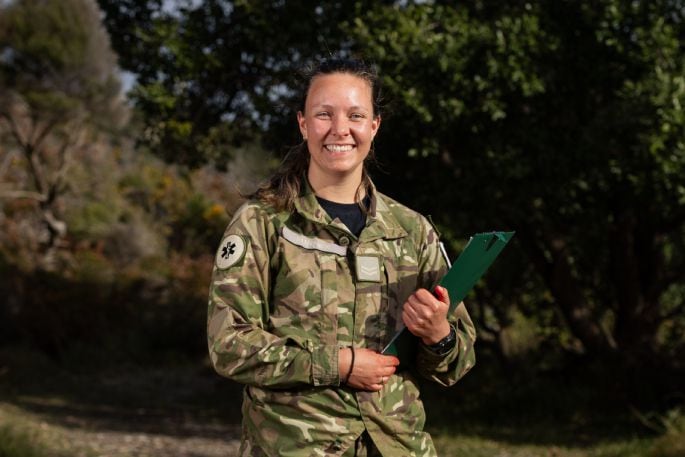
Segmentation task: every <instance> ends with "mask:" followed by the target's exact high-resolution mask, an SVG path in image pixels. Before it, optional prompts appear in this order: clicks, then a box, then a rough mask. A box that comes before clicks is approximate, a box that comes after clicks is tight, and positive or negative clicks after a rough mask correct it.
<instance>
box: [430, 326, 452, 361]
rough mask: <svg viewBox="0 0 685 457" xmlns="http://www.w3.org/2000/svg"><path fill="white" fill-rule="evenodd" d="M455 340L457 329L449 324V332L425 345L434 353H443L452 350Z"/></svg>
mask: <svg viewBox="0 0 685 457" xmlns="http://www.w3.org/2000/svg"><path fill="white" fill-rule="evenodd" d="M456 342H457V331H456V330H454V327H453V326H451V325H450V334H449V335H447V336H446V337H444V338H443V339H441V340H440V341H438V342H437V343H435V344H427V345H426V347H427V348H428V350H429V351H431V352H432V353H433V354H435V355H445V354H447V353H448V352H450V351H451V350H452V348H453V347H454V345H455V344H456Z"/></svg>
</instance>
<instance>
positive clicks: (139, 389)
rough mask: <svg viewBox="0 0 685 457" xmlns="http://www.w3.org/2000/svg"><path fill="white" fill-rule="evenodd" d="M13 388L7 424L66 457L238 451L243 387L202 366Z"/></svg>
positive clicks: (196, 456)
mask: <svg viewBox="0 0 685 457" xmlns="http://www.w3.org/2000/svg"><path fill="white" fill-rule="evenodd" d="M12 390H13V392H10V394H9V395H3V398H2V400H1V401H0V426H2V425H3V424H9V425H10V426H12V427H15V428H16V429H18V430H22V431H23V432H26V433H28V434H29V435H30V436H31V437H32V440H35V441H36V442H38V443H39V444H40V445H42V446H45V447H47V448H48V449H49V450H50V452H51V453H54V454H55V455H59V456H60V457H61V456H70V457H71V456H75V457H79V456H83V457H130V456H135V457H148V456H149V457H156V456H173V457H219V456H221V457H230V456H235V455H237V454H238V448H239V445H240V441H239V437H240V425H239V414H240V413H239V405H240V396H241V394H240V389H239V387H238V386H235V385H232V384H230V383H229V382H228V381H225V380H223V379H221V378H219V377H218V376H214V375H212V374H211V373H208V372H207V371H206V370H203V369H197V367H195V368H187V367H186V368H174V369H153V370H144V371H137V372H136V373H121V374H119V375H117V376H112V375H111V374H109V375H106V374H98V375H92V374H91V375H87V376H84V375H80V376H75V375H68V376H60V377H59V378H56V379H54V380H52V381H50V380H48V382H41V383H36V384H33V385H29V386H22V387H17V386H13V387H12Z"/></svg>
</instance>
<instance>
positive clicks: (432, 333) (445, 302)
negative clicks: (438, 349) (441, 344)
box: [402, 286, 450, 345]
mask: <svg viewBox="0 0 685 457" xmlns="http://www.w3.org/2000/svg"><path fill="white" fill-rule="evenodd" d="M435 292H436V294H438V296H439V297H440V299H438V298H436V297H435V295H433V294H432V293H430V292H429V291H428V290H426V289H419V290H417V291H416V292H414V293H413V294H411V295H410V296H409V298H408V299H407V301H406V302H405V303H404V307H403V309H402V320H403V321H404V325H406V326H407V328H408V329H409V331H410V332H412V333H413V334H414V335H416V336H418V337H419V338H421V340H422V341H423V343H424V344H427V345H431V344H435V343H437V342H438V341H440V340H442V339H443V338H445V337H446V336H447V335H449V333H450V324H449V322H448V321H447V311H448V310H449V307H450V299H449V295H448V294H447V289H445V288H444V287H441V286H437V287H436V288H435Z"/></svg>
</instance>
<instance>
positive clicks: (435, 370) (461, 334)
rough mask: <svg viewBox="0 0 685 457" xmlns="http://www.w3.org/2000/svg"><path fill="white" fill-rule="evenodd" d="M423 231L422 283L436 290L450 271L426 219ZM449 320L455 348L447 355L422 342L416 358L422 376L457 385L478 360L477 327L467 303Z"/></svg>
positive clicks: (433, 230) (450, 316)
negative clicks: (453, 334) (437, 353)
mask: <svg viewBox="0 0 685 457" xmlns="http://www.w3.org/2000/svg"><path fill="white" fill-rule="evenodd" d="M422 232H423V235H422V237H423V240H424V242H423V245H422V246H423V247H422V249H421V255H420V257H419V283H420V284H421V287H425V288H426V289H428V290H431V291H432V290H433V289H434V288H435V286H436V285H437V284H438V283H439V282H440V279H441V278H442V277H443V275H444V274H445V273H446V272H447V269H446V266H447V265H446V262H445V259H444V257H443V255H442V252H441V250H440V241H439V239H438V233H437V231H436V230H435V228H433V226H432V225H431V224H430V223H429V222H428V221H426V220H425V219H424V221H423V230H422ZM448 320H449V322H450V325H451V326H452V327H453V328H454V329H455V330H456V335H457V341H456V344H455V346H454V348H453V349H452V350H451V351H450V352H448V353H447V354H445V355H436V354H434V353H433V352H431V351H430V350H429V349H428V348H427V347H426V346H425V345H423V344H421V343H419V350H418V354H417V360H416V368H417V371H418V372H419V374H420V375H421V376H422V377H424V378H427V379H429V380H431V381H434V382H437V383H438V384H441V385H443V386H451V385H453V384H455V383H456V382H457V381H458V380H459V379H460V378H461V377H462V376H464V375H465V374H466V373H467V372H468V371H469V370H470V369H471V368H472V367H473V366H474V365H475V363H476V353H475V350H474V343H475V341H476V329H475V327H474V325H473V322H472V321H471V317H470V316H469V313H468V311H467V310H466V306H465V305H464V303H463V302H461V303H459V305H458V306H457V308H456V309H455V310H454V312H453V313H452V314H451V315H449V316H448Z"/></svg>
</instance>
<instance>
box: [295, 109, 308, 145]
mask: <svg viewBox="0 0 685 457" xmlns="http://www.w3.org/2000/svg"><path fill="white" fill-rule="evenodd" d="M297 125H299V126H300V133H301V134H302V138H304V139H305V140H306V139H307V122H306V120H305V117H304V114H303V113H302V111H298V112H297Z"/></svg>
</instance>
